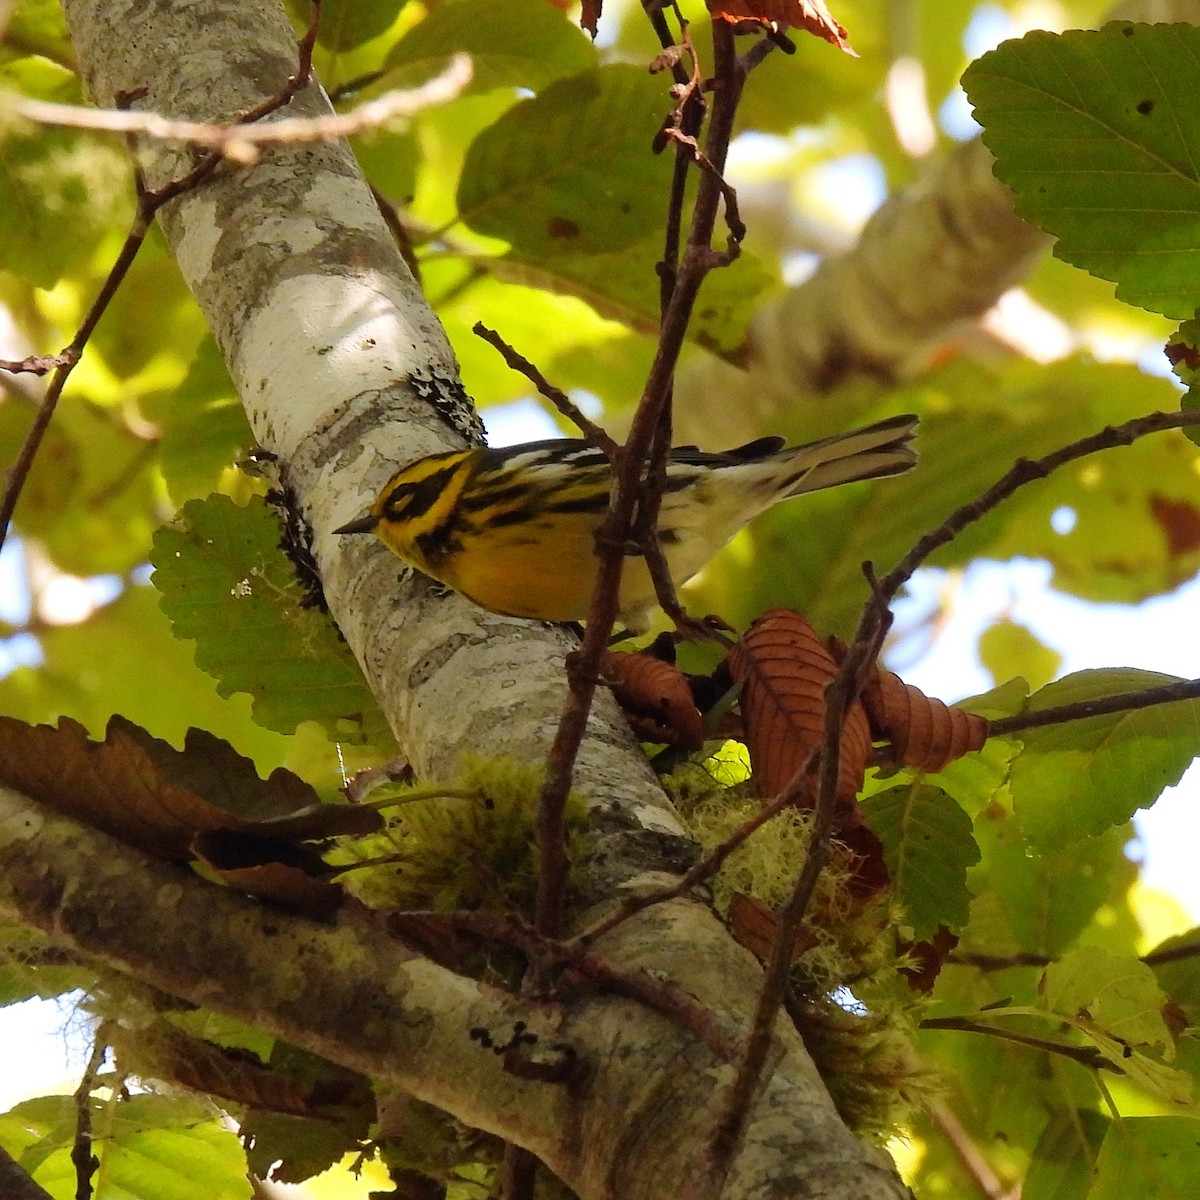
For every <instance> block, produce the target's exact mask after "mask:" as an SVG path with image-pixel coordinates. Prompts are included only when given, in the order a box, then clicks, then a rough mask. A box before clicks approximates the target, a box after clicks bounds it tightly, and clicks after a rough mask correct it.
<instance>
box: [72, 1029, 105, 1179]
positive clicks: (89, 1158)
mask: <svg viewBox="0 0 1200 1200" xmlns="http://www.w3.org/2000/svg"><path fill="white" fill-rule="evenodd" d="M107 1054H108V1038H107V1036H106V1033H105V1028H104V1026H103V1025H102V1024H101V1025H100V1026H98V1027H97V1029H96V1033H95V1035H94V1036H93V1038H92V1053H91V1056H90V1057H89V1058H88V1062H87V1066H86V1067H84V1069H83V1078H82V1079H80V1081H79V1087H78V1088H76V1089H75V1141H74V1143H73V1144H72V1146H71V1163H72V1164H73V1166H74V1167H75V1200H91V1195H92V1176H93V1175H94V1174H95V1173H96V1168H97V1167H99V1166H100V1160H99V1159H98V1158H96V1156H95V1155H94V1154H92V1092H93V1090H94V1089H95V1087H96V1077H97V1076H98V1075H99V1074H100V1068H101V1067H103V1066H104V1058H105V1055H107Z"/></svg>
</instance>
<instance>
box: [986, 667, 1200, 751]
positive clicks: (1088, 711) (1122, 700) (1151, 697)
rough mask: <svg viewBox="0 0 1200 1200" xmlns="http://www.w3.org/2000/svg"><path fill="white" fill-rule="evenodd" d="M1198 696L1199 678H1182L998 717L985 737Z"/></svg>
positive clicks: (999, 735)
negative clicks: (1152, 685)
mask: <svg viewBox="0 0 1200 1200" xmlns="http://www.w3.org/2000/svg"><path fill="white" fill-rule="evenodd" d="M1197 697H1200V679H1181V680H1180V681H1179V682H1177V683H1163V684H1160V685H1159V686H1158V687H1151V688H1141V689H1140V690H1138V691H1136V692H1120V693H1118V694H1117V695H1115V696H1099V697H1097V698H1096V699H1095V700H1079V701H1076V702H1075V703H1074V704H1060V705H1058V706H1057V707H1055V708H1043V709H1037V710H1034V711H1033V712H1021V713H1016V714H1014V715H1013V716H1011V717H998V718H997V719H996V720H994V721H989V722H988V736H989V737H1002V736H1003V735H1004V734H1007V733H1020V732H1021V731H1022V730H1025V729H1037V728H1039V727H1041V726H1044V725H1061V724H1063V723H1064V722H1066V721H1082V720H1086V719H1087V718H1088V717H1102V716H1106V715H1108V714H1110V713H1119V712H1130V711H1132V710H1135V709H1139V708H1150V707H1152V706H1156V705H1159V704H1172V703H1174V702H1175V701H1178V700H1194V699H1196V698H1197Z"/></svg>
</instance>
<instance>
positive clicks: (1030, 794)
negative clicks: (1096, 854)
mask: <svg viewBox="0 0 1200 1200" xmlns="http://www.w3.org/2000/svg"><path fill="white" fill-rule="evenodd" d="M1174 682H1176V677H1175V676H1173V675H1160V674H1158V673H1156V672H1154V671H1136V670H1132V669H1126V668H1118V667H1114V668H1107V669H1104V670H1097V671H1080V672H1078V673H1077V674H1074V675H1068V676H1067V677H1066V678H1065V679H1060V680H1059V681H1058V682H1057V683H1052V684H1050V685H1049V686H1047V687H1044V688H1042V689H1041V691H1039V692H1036V693H1035V694H1034V695H1033V696H1032V697H1031V699H1030V702H1029V709H1030V711H1031V712H1039V711H1041V710H1043V709H1047V708H1055V707H1057V706H1059V705H1063V704H1074V703H1077V702H1079V701H1083V700H1093V699H1096V698H1098V697H1101V696H1113V695H1120V694H1122V693H1124V692H1132V691H1137V690H1138V689H1141V688H1148V687H1157V686H1159V685H1161V684H1165V683H1174ZM1021 739H1022V741H1023V743H1024V748H1023V749H1022V751H1021V753H1020V754H1018V755H1017V757H1016V758H1015V759H1014V760H1013V766H1012V774H1011V777H1010V781H1009V784H1010V787H1011V789H1012V795H1013V807H1014V810H1015V812H1016V815H1017V819H1018V821H1019V822H1020V825H1021V828H1022V829H1023V830H1024V832H1025V834H1026V836H1027V837H1028V838H1029V840H1030V842H1031V843H1032V844H1033V845H1034V846H1036V847H1038V848H1040V849H1042V850H1051V849H1053V848H1055V847H1058V846H1062V845H1064V844H1067V843H1070V842H1075V841H1078V840H1079V839H1080V838H1085V837H1089V836H1094V835H1096V834H1098V833H1101V832H1102V831H1103V830H1104V829H1106V828H1108V827H1109V826H1111V825H1120V824H1123V823H1124V822H1125V821H1128V820H1129V818H1130V817H1131V816H1133V814H1134V813H1135V812H1136V811H1137V810H1138V809H1139V808H1146V807H1148V806H1149V805H1151V804H1153V803H1154V801H1155V800H1157V799H1158V797H1159V796H1160V795H1161V794H1162V791H1163V789H1164V788H1166V787H1170V786H1171V785H1172V784H1174V783H1178V782H1179V780H1180V778H1181V777H1182V775H1183V772H1184V771H1185V770H1186V769H1187V767H1188V765H1189V764H1190V763H1191V761H1192V760H1193V759H1194V758H1195V757H1196V755H1197V754H1200V702H1197V701H1191V700H1183V701H1178V702H1176V703H1174V704H1159V705H1155V706H1153V707H1151V708H1141V709H1133V710H1131V711H1128V712H1122V713H1113V714H1111V715H1109V716H1103V717H1090V718H1088V719H1087V720H1081V721H1067V722H1064V723H1062V724H1059V725H1048V726H1045V727H1043V728H1041V729H1030V730H1027V731H1025V732H1024V733H1022V735H1021Z"/></svg>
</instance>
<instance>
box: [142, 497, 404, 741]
mask: <svg viewBox="0 0 1200 1200" xmlns="http://www.w3.org/2000/svg"><path fill="white" fill-rule="evenodd" d="M279 538H280V526H279V522H278V521H277V519H276V518H275V515H274V514H273V513H272V512H271V511H270V509H269V508H268V507H267V506H266V504H264V503H263V502H262V501H261V500H255V501H253V502H252V503H251V504H250V505H248V506H247V507H245V508H239V507H238V506H237V505H235V504H234V503H233V501H232V500H230V499H229V498H228V497H226V496H219V495H217V496H210V497H209V498H208V499H207V500H192V501H190V502H189V503H188V504H185V505H184V507H183V509H182V511H181V512H180V515H179V520H178V522H177V523H176V524H175V525H170V526H164V527H163V528H161V529H159V530H158V532H157V533H156V534H155V535H154V550H153V553H152V554H151V562H152V563H153V565H154V583H155V586H156V587H157V588H158V590H159V592H160V593H161V597H162V599H161V603H162V608H163V611H164V612H165V613H166V614H167V616H168V617H169V618H170V620H171V624H172V626H173V627H174V630H175V634H176V636H177V637H184V638H192V639H194V640H195V642H196V665H197V666H198V667H200V668H201V669H202V670H204V671H207V672H208V673H209V674H210V675H212V676H214V677H215V678H216V680H217V690H218V691H219V692H220V693H221V695H223V696H230V695H232V694H233V693H234V692H248V693H249V694H250V695H251V696H252V697H253V698H254V710H253V711H254V719H255V720H256V721H258V722H259V723H260V724H261V725H264V726H266V728H268V729H274V730H277V731H279V732H280V733H292V732H293V731H295V729H296V728H297V726H299V725H300V724H301V722H303V721H306V720H311V721H317V722H319V723H320V724H321V725H322V726H323V727H324V728H325V729H326V730H327V731H329V732H330V734H331V736H334V737H336V738H339V739H340V740H344V741H362V740H368V741H376V740H378V741H380V742H381V743H386V740H387V734H386V728H387V727H386V724H385V722H384V719H383V716H382V714H380V712H379V710H378V708H377V707H376V705H375V701H374V699H373V697H372V696H371V693H370V691H369V690H368V689H367V685H366V683H365V682H364V681H363V678H362V674H361V673H360V671H359V669H358V664H357V663H355V661H354V659H353V658H352V657H351V655H350V653H349V651H348V650H347V649H346V647H345V644H344V643H343V642H342V641H341V638H340V636H339V634H338V632H337V629H336V627H335V626H334V624H333V622H332V621H331V620H330V619H329V618H328V617H327V616H326V615H324V614H323V613H321V612H318V611H317V610H316V609H315V608H312V607H307V606H306V604H305V601H306V597H305V593H304V589H303V588H302V586H301V584H300V583H299V581H298V580H297V577H296V573H295V570H294V568H293V566H292V564H291V562H289V560H288V559H287V558H286V557H285V556H284V555H283V554H282V553H281V552H280V550H279V548H278V546H279Z"/></svg>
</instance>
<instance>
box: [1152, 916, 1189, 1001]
mask: <svg viewBox="0 0 1200 1200" xmlns="http://www.w3.org/2000/svg"><path fill="white" fill-rule="evenodd" d="M1188 951H1190V953H1189V952H1188ZM1151 953H1153V954H1156V955H1158V954H1178V957H1176V958H1174V959H1173V961H1166V962H1162V963H1160V964H1157V965H1156V966H1155V967H1154V974H1155V976H1156V978H1157V979H1158V982H1159V983H1160V984H1161V985H1162V987H1163V990H1164V991H1166V993H1167V994H1168V995H1169V996H1170V997H1171V999H1172V1000H1174V1001H1175V1002H1176V1003H1177V1004H1182V1005H1183V1006H1184V1008H1186V1009H1188V1010H1189V1013H1190V1014H1191V1016H1192V1020H1193V1022H1195V1021H1196V1019H1197V1018H1200V928H1197V929H1189V930H1188V931H1187V933H1181V934H1179V935H1178V936H1177V937H1171V938H1167V940H1166V941H1165V942H1162V943H1161V944H1160V945H1158V946H1155V947H1154V950H1153V951H1152V952H1151Z"/></svg>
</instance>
